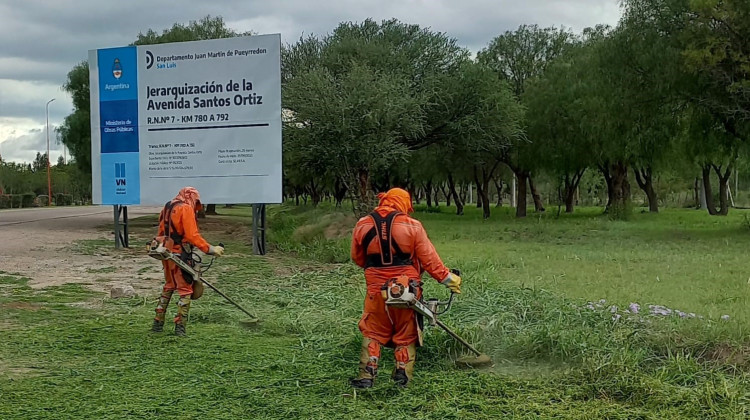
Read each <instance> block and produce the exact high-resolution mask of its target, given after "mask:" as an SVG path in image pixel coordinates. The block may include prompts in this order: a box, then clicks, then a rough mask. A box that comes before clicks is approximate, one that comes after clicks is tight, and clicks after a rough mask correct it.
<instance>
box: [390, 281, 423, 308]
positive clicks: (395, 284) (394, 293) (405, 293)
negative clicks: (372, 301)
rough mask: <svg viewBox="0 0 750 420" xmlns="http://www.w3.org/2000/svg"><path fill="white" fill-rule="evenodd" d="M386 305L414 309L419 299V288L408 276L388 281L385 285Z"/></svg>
mask: <svg viewBox="0 0 750 420" xmlns="http://www.w3.org/2000/svg"><path fill="white" fill-rule="evenodd" d="M382 290H383V292H384V293H383V294H384V297H385V304H386V305H388V306H393V307H396V308H412V307H413V306H414V304H415V303H416V302H419V299H418V298H417V288H416V286H415V285H414V283H413V282H411V281H410V280H409V277H407V276H399V277H396V278H393V279H390V280H388V281H387V282H386V283H385V284H384V285H383V289H382Z"/></svg>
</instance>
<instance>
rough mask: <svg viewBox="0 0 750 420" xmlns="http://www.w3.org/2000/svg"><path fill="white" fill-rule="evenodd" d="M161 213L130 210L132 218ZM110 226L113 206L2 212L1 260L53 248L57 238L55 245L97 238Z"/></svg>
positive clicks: (156, 209)
mask: <svg viewBox="0 0 750 420" xmlns="http://www.w3.org/2000/svg"><path fill="white" fill-rule="evenodd" d="M159 210H160V208H159V207H128V217H130V218H133V217H138V216H143V215H148V214H155V213H158V212H159ZM107 223H114V212H113V208H112V206H87V207H52V208H32V209H18V210H2V211H0V256H2V255H10V254H12V253H14V252H18V251H19V250H20V249H24V248H35V247H39V246H43V245H46V244H49V243H50V242H51V240H52V239H53V237H54V242H58V243H59V242H60V241H62V242H63V244H64V243H65V242H68V243H72V242H73V241H75V240H76V239H79V238H82V237H88V236H91V235H96V234H97V228H99V227H101V226H102V225H105V224H107ZM66 239H69V241H68V240H66ZM61 245H62V244H61Z"/></svg>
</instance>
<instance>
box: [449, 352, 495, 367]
mask: <svg viewBox="0 0 750 420" xmlns="http://www.w3.org/2000/svg"><path fill="white" fill-rule="evenodd" d="M456 365H457V366H459V367H463V368H472V369H477V368H483V367H488V366H492V359H491V358H490V356H487V355H486V354H484V353H481V354H480V355H479V356H475V355H473V354H469V355H466V356H461V357H459V358H458V359H456Z"/></svg>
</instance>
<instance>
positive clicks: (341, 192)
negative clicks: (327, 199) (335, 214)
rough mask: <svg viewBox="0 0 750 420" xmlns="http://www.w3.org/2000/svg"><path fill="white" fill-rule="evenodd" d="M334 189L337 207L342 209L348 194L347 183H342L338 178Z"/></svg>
mask: <svg viewBox="0 0 750 420" xmlns="http://www.w3.org/2000/svg"><path fill="white" fill-rule="evenodd" d="M333 189H334V193H333V198H334V199H335V200H336V207H341V206H342V205H343V203H344V199H345V198H346V193H347V192H348V189H347V188H346V183H345V182H342V180H341V179H340V178H338V177H337V178H336V182H335V184H334V186H333Z"/></svg>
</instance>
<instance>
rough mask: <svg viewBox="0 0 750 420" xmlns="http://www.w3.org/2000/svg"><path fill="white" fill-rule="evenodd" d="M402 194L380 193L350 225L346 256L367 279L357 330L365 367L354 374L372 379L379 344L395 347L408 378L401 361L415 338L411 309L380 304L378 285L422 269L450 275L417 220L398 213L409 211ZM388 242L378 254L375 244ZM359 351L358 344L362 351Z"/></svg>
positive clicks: (418, 274)
mask: <svg viewBox="0 0 750 420" xmlns="http://www.w3.org/2000/svg"><path fill="white" fill-rule="evenodd" d="M400 191H403V190H400ZM403 193H404V194H406V195H405V197H403V196H401V197H399V196H396V197H394V196H393V195H392V194H391V195H390V196H389V195H381V197H382V198H381V202H380V204H381V205H380V206H378V207H377V208H376V209H375V211H374V212H373V213H372V214H371V215H369V216H366V217H363V218H362V219H360V220H359V222H358V223H357V225H356V227H355V228H354V233H353V237H352V248H351V257H352V260H353V261H354V262H355V263H356V264H357V265H358V266H360V267H362V268H364V269H365V280H366V281H367V296H366V297H365V305H364V313H363V314H362V318H361V319H360V321H359V329H360V331H361V332H362V335H363V336H364V337H365V343H363V347H365V345H366V347H367V354H368V355H369V361H368V363H367V364H368V366H369V369H365V371H364V372H363V368H364V367H363V366H362V362H363V361H364V360H361V361H360V378H363V377H365V378H372V377H374V371H375V370H376V369H377V361H378V360H379V359H380V347H381V345H383V346H389V347H395V354H394V355H395V358H396V362H397V368H398V367H400V368H405V367H406V368H407V374H408V375H409V377H411V372H410V370H411V369H408V368H410V367H411V366H407V364H411V365H413V361H414V355H413V354H410V353H411V352H415V348H416V347H415V344H416V342H417V341H418V339H419V330H418V326H417V320H416V314H415V312H414V311H413V310H412V309H402V308H386V305H385V301H384V300H383V297H382V295H381V287H382V286H383V285H384V284H385V283H386V282H387V281H388V280H390V279H392V278H396V277H399V276H401V275H406V276H408V277H409V278H410V279H417V280H418V279H420V278H421V274H422V272H424V271H427V273H429V274H430V276H432V277H433V278H435V279H436V280H438V281H442V280H444V279H446V278H447V277H448V276H449V274H450V271H449V270H448V268H447V267H446V266H445V265H444V264H443V262H442V261H441V260H440V256H439V255H438V254H437V251H435V247H434V246H433V245H432V243H431V242H430V240H429V238H428V237H427V233H426V232H425V230H424V228H423V227H422V224H421V223H420V222H419V221H417V220H415V219H413V218H411V217H409V216H408V215H407V214H405V213H404V212H406V211H409V210H410V209H411V199H410V198H409V196H408V193H406V192H405V191H403ZM389 194H390V192H389ZM402 195H403V194H402ZM407 199H408V201H406V200H407ZM376 219H377V220H376ZM376 222H377V223H378V225H379V227H378V228H376ZM387 230H390V234H388V232H384V231H387ZM389 240H390V249H385V252H383V250H384V247H381V244H385V245H387V244H388V243H389V242H388V241H389ZM410 350H411V351H410ZM364 352H365V349H364V348H363V355H364ZM368 371H369V373H368Z"/></svg>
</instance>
